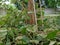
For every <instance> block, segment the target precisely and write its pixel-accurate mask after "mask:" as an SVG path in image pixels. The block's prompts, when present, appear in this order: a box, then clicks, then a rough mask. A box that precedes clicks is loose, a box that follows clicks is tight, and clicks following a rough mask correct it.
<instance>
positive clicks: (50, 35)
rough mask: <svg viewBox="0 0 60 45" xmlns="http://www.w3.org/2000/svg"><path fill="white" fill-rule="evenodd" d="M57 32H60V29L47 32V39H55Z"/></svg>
mask: <svg viewBox="0 0 60 45" xmlns="http://www.w3.org/2000/svg"><path fill="white" fill-rule="evenodd" d="M57 32H59V30H55V31H52V32H49V33H48V34H47V37H46V38H47V39H54V38H55V37H56V34H57Z"/></svg>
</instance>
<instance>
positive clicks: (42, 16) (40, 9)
mask: <svg viewBox="0 0 60 45" xmlns="http://www.w3.org/2000/svg"><path fill="white" fill-rule="evenodd" d="M39 4H40V12H41V14H40V15H41V21H42V28H43V27H44V24H43V15H42V7H41V0H39Z"/></svg>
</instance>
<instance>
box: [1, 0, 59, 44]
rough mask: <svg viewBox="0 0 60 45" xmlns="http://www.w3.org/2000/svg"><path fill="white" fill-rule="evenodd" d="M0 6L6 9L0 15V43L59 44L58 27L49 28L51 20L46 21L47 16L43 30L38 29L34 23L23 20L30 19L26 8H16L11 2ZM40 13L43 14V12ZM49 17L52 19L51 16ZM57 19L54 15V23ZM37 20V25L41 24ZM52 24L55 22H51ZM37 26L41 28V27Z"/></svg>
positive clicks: (45, 19) (38, 14)
mask: <svg viewBox="0 0 60 45" xmlns="http://www.w3.org/2000/svg"><path fill="white" fill-rule="evenodd" d="M25 2H27V0H25ZM1 6H2V7H3V8H4V9H6V12H7V14H6V15H5V16H3V17H0V45H51V44H52V45H55V44H56V45H60V44H59V42H60V29H59V28H58V29H57V30H56V29H53V28H52V29H53V30H52V29H50V28H51V26H50V24H51V25H52V22H50V23H48V22H49V20H48V19H47V18H44V20H43V21H44V23H43V24H44V25H45V27H44V28H43V29H44V30H43V31H40V30H39V31H38V30H37V29H36V25H30V24H26V22H25V21H26V20H29V19H30V18H29V17H28V16H27V15H28V13H27V12H28V11H27V9H26V8H23V10H18V8H17V7H16V6H15V5H13V4H8V5H6V4H3V5H1ZM2 7H1V8H2ZM42 13H43V14H44V12H42ZM39 16H40V12H39V13H37V17H39ZM50 19H51V20H52V18H50ZM54 19H55V18H54ZM58 19H60V18H59V17H56V20H54V21H56V24H59V22H60V21H59V20H58ZM37 22H38V26H41V24H42V22H41V20H38V21H37ZM57 22H58V23H57ZM53 24H55V23H54V22H53ZM49 26H50V27H49ZM39 28H40V29H41V27H39ZM47 28H49V29H47Z"/></svg>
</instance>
